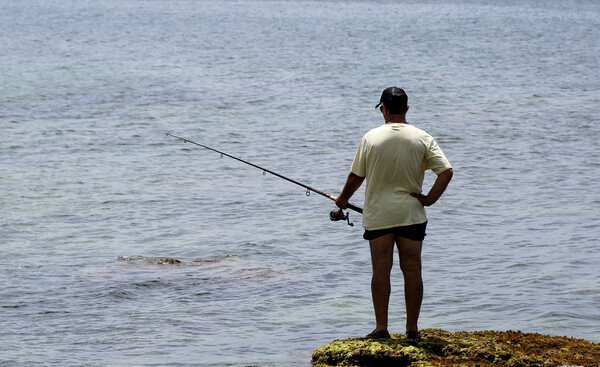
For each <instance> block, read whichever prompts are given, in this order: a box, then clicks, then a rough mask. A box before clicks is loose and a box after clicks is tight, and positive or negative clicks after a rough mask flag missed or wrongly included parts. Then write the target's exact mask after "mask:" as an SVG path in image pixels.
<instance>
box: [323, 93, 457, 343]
mask: <svg viewBox="0 0 600 367" xmlns="http://www.w3.org/2000/svg"><path fill="white" fill-rule="evenodd" d="M375 108H379V110H380V111H381V113H382V114H383V118H384V120H385V124H384V125H382V126H379V127H377V128H374V129H372V130H370V131H369V132H367V133H366V134H365V135H364V136H363V137H362V139H361V141H360V144H359V146H358V150H357V152H356V156H355V157H354V161H353V162H352V167H351V170H350V174H349V175H348V179H347V180H346V184H345V185H344V188H343V190H342V192H341V194H340V195H339V196H338V197H337V198H336V201H335V203H336V205H337V206H338V207H340V208H342V209H344V208H346V206H347V205H348V200H349V199H350V198H351V197H352V195H353V194H354V192H355V191H356V190H357V189H358V188H359V187H360V186H361V185H362V183H363V181H364V180H365V179H366V181H367V184H366V189H365V204H364V209H363V210H364V212H363V227H364V228H365V232H364V235H363V238H364V239H365V240H368V241H369V245H370V248H371V263H372V266H373V277H372V279H371V294H372V297H373V308H374V309H375V320H376V327H375V330H373V332H371V333H370V334H368V335H367V336H366V338H370V339H376V338H389V337H390V334H389V332H388V305H389V299H390V290H391V285H390V273H391V269H392V265H393V253H394V244H396V246H397V247H398V252H399V257H400V268H401V269H402V274H403V276H404V297H405V302H406V336H407V338H409V339H420V337H421V336H420V333H419V327H418V319H419V313H420V310H421V302H422V300H423V281H422V278H421V249H422V246H423V239H424V238H425V228H426V226H427V215H426V214H425V208H424V207H426V206H430V205H432V204H434V203H435V202H436V201H437V200H438V199H439V198H440V196H441V195H442V193H443V192H444V191H445V189H446V187H447V185H448V183H449V182H450V180H451V179H452V174H453V172H452V167H451V166H450V163H449V162H448V160H447V159H446V157H445V156H444V153H443V152H442V150H441V149H440V148H439V146H438V144H437V143H436V141H435V140H434V139H433V137H431V135H429V134H428V133H426V132H425V131H423V130H421V129H419V128H417V127H415V126H413V125H411V124H409V123H407V122H406V112H407V111H408V108H409V106H408V97H407V95H406V93H405V92H404V90H402V89H401V88H397V87H389V88H386V89H385V90H384V91H383V93H382V94H381V98H380V100H379V103H378V104H377V105H376V106H375ZM427 169H431V170H432V171H433V172H434V173H435V174H436V175H437V179H436V180H435V182H434V184H433V186H432V187H431V189H430V190H429V192H428V193H427V195H423V194H422V186H423V177H424V174H425V171H426V170H427Z"/></svg>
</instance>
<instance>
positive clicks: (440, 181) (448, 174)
mask: <svg viewBox="0 0 600 367" xmlns="http://www.w3.org/2000/svg"><path fill="white" fill-rule="evenodd" d="M453 174H454V172H453V171H452V168H448V169H447V170H445V171H444V172H442V173H440V174H439V175H438V176H437V178H436V180H435V182H434V183H433V186H432V187H431V190H429V193H428V194H427V195H423V194H418V193H414V192H413V193H412V194H410V195H411V196H412V197H415V198H417V199H419V201H420V202H421V204H423V206H430V205H433V204H434V203H435V202H436V201H437V200H438V199H439V198H440V196H442V194H443V193H444V191H445V190H446V187H448V183H449V182H450V180H451V179H452V175H453ZM336 204H337V203H336Z"/></svg>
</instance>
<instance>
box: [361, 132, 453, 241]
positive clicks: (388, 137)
mask: <svg viewBox="0 0 600 367" xmlns="http://www.w3.org/2000/svg"><path fill="white" fill-rule="evenodd" d="M449 168H452V166H451V165H450V162H448V160H447V159H446V156H445V155H444V153H443V152H442V150H441V149H440V147H439V146H438V145H437V143H436V142H435V140H434V139H433V137H432V136H431V135H429V134H428V133H426V132H425V131H423V130H421V129H419V128H416V127H414V126H412V125H410V124H403V123H390V124H385V125H382V126H380V127H377V128H374V129H372V130H371V131H369V132H368V133H366V134H365V135H364V136H363V138H362V139H361V141H360V144H359V146H358V150H357V151H356V156H355V157H354V162H352V168H351V171H352V173H354V174H355V175H357V176H360V177H366V182H367V187H366V191H365V204H364V209H363V227H365V228H366V229H368V230H376V229H385V228H392V227H398V226H408V225H412V224H419V223H424V222H425V221H427V215H426V214H425V208H424V207H423V205H422V204H421V202H420V201H419V200H418V199H417V198H414V197H412V196H410V194H411V193H412V192H415V193H421V191H422V186H423V178H424V177H425V171H426V170H428V169H431V170H432V171H433V172H435V174H438V175H439V174H440V173H442V172H444V171H445V170H447V169H449Z"/></svg>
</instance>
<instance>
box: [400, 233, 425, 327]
mask: <svg viewBox="0 0 600 367" xmlns="http://www.w3.org/2000/svg"><path fill="white" fill-rule="evenodd" d="M396 244H397V245H398V252H399V254H400V268H401V269H402V274H403V275H404V299H405V302H406V330H407V331H418V330H419V326H418V321H419V313H420V312H421V302H422V301H423V279H422V278H421V248H422V247H423V242H421V241H413V240H409V239H408V238H404V237H400V236H396Z"/></svg>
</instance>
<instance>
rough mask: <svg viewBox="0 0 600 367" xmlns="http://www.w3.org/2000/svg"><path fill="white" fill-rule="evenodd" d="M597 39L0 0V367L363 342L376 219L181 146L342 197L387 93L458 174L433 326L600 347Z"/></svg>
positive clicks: (302, 15)
mask: <svg viewBox="0 0 600 367" xmlns="http://www.w3.org/2000/svg"><path fill="white" fill-rule="evenodd" d="M598 39H600V5H599V3H598V2H597V1H594V0H555V1H550V0H547V1H543V0H542V1H530V2H519V1H510V0H505V1H485V0H481V1H478V0H472V1H459V0H448V1H425V2H419V1H368V0H362V1H361V0H357V1H334V0H323V1H293V0H287V1H286V0H272V1H255V0H247V1H246V0H237V1H227V0H225V1H214V0H206V1H204V0H198V1H183V0H174V1H153V0H126V1H116V0H99V1H74V0H66V1H44V0H30V1H16V0H5V1H1V2H0V128H1V130H2V134H0V193H1V195H0V345H1V347H0V364H1V365H3V366H29V365H33V364H38V365H57V366H58V365H60V366H81V365H86V366H225V365H228V366H250V365H252V366H309V365H310V356H311V353H312V350H314V349H315V348H318V347H320V346H322V345H323V344H325V343H328V342H330V341H331V340H333V339H336V338H347V337H356V336H363V335H364V334H366V333H368V332H370V331H371V330H372V328H373V325H374V319H373V314H372V307H371V299H370V288H369V283H370V259H369V250H368V244H367V243H366V241H364V240H362V238H361V235H362V230H361V227H360V219H361V218H360V215H359V214H357V213H351V214H350V218H351V220H352V221H353V222H354V223H355V226H354V227H350V226H347V225H345V224H343V223H342V222H331V221H330V220H329V219H328V213H329V211H330V210H331V209H332V208H333V202H331V201H329V200H328V199H326V198H323V197H321V196H318V195H315V194H313V195H311V196H308V197H307V196H306V195H305V190H304V189H303V188H301V187H299V186H295V185H293V184H291V183H289V182H286V181H284V180H281V179H280V178H277V177H275V176H272V175H269V174H267V175H263V174H262V172H261V171H260V170H258V169H256V168H253V167H250V166H247V165H244V164H242V163H240V162H237V161H235V160H232V159H229V158H227V157H223V158H221V157H220V156H219V154H217V153H214V152H210V151H208V150H205V149H202V148H199V147H196V146H193V145H191V144H183V143H182V142H180V141H178V140H176V139H173V138H170V137H167V136H165V133H167V132H169V133H172V134H175V135H179V136H184V137H186V138H188V139H191V140H194V141H197V142H199V143H202V144H206V145H209V146H212V147H214V148H217V149H219V150H223V151H225V152H227V153H229V154H233V155H235V156H238V157H240V158H243V159H246V160H249V161H251V162H253V163H255V164H258V165H261V166H263V167H265V168H268V169H270V170H273V171H275V172H278V173H280V174H283V175H286V176H288V177H290V178H292V179H295V180H297V181H300V182H303V183H305V184H308V185H310V186H312V187H315V188H316V189H319V190H321V191H325V192H328V193H331V194H334V195H335V194H337V193H339V191H340V190H341V188H342V186H343V184H344V181H345V178H346V176H347V173H348V171H349V167H350V163H351V161H352V158H353V156H354V152H355V149H356V146H357V144H358V140H359V139H360V137H361V136H362V135H363V134H364V133H365V132H366V131H368V130H369V129H371V128H373V127H376V126H378V125H379V124H381V123H382V122H383V120H382V118H381V115H380V114H379V112H378V110H375V109H374V108H373V107H374V105H375V104H376V103H377V102H378V99H379V95H380V93H381V91H382V90H383V89H384V88H385V87H388V86H391V85H398V86H401V87H403V88H404V89H405V90H406V91H407V93H408V95H409V103H410V105H411V108H410V111H409V114H408V120H409V122H410V123H412V124H414V125H415V126H418V127H420V128H423V129H425V130H427V131H428V132H429V133H431V134H432V135H433V136H434V137H436V139H437V140H438V142H439V144H440V146H441V147H442V149H443V150H444V152H445V153H446V155H447V157H448V158H449V160H450V161H451V163H452V165H453V167H454V172H455V175H454V179H453V180H452V182H451V184H450V187H449V188H448V190H447V192H446V194H445V195H444V196H443V197H442V199H441V200H440V201H439V202H438V203H437V204H436V205H435V206H433V207H431V208H429V210H428V214H429V217H430V224H429V227H428V236H427V238H426V241H425V246H424V251H423V262H424V282H425V299H424V304H423V308H422V312H421V319H420V326H421V328H431V327H433V328H442V329H445V330H449V331H456V330H489V329H494V330H522V331H525V332H540V333H545V334H551V335H568V336H572V337H577V338H584V339H587V340H590V341H594V342H600V308H599V305H600V273H599V271H598V269H600V267H599V265H600V255H599V252H598V245H599V240H598V238H599V237H600V227H599V225H600V220H599V213H600V211H599V208H600V163H599V162H600V143H599V142H600V128H599V127H598V126H599V123H600V118H599V117H598V116H600V73H599V70H600V43H598ZM433 179H434V177H433V176H432V175H431V174H429V175H428V176H427V177H426V184H425V186H426V187H428V186H430V185H431V183H432V182H433ZM362 195H363V194H362V191H359V192H358V193H357V194H356V196H355V197H354V198H353V200H351V202H353V203H355V204H356V205H359V206H362V198H363V196H362ZM164 259H177V260H179V262H173V263H170V262H169V261H164ZM392 276H393V290H392V299H391V307H390V329H391V331H392V332H403V331H404V330H403V329H404V328H403V326H404V322H405V321H404V304H403V295H402V278H401V273H400V270H399V267H398V266H396V267H395V268H394V271H393V273H392Z"/></svg>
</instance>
